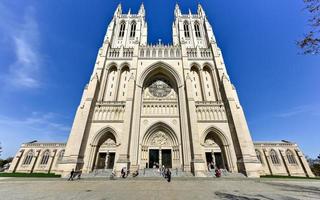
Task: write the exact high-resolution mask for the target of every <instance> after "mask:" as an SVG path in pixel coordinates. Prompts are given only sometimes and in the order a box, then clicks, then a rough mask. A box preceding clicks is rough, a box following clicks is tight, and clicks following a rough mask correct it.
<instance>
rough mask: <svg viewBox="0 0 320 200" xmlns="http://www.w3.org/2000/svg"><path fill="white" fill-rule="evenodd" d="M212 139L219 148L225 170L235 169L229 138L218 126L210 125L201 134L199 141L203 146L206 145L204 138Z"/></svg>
mask: <svg viewBox="0 0 320 200" xmlns="http://www.w3.org/2000/svg"><path fill="white" fill-rule="evenodd" d="M207 138H208V139H211V140H213V141H214V142H215V143H216V144H217V145H218V146H219V147H220V150H221V156H222V165H223V167H226V169H227V170H230V171H235V169H236V166H235V165H234V162H233V159H232V154H231V149H230V146H231V145H230V142H229V139H228V138H227V137H226V136H225V134H224V133H223V131H221V130H220V129H219V128H217V127H214V126H211V127H209V128H207V129H206V130H205V131H204V133H203V134H202V135H201V138H200V141H201V145H202V146H203V147H206V146H207V143H206V139H207Z"/></svg>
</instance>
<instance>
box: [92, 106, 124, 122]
mask: <svg viewBox="0 0 320 200" xmlns="http://www.w3.org/2000/svg"><path fill="white" fill-rule="evenodd" d="M124 112H125V102H124V101H107V102H101V103H97V105H96V107H95V109H94V115H93V121H119V120H123V117H124Z"/></svg>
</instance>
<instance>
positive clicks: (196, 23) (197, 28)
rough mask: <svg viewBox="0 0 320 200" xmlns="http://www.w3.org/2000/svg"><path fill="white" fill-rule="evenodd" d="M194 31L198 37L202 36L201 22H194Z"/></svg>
mask: <svg viewBox="0 0 320 200" xmlns="http://www.w3.org/2000/svg"><path fill="white" fill-rule="evenodd" d="M194 31H195V33H196V37H201V34H200V26H199V23H198V22H195V23H194Z"/></svg>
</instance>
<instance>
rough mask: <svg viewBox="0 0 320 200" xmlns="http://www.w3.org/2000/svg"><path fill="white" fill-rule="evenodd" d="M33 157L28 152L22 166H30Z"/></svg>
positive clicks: (31, 152) (30, 152)
mask: <svg viewBox="0 0 320 200" xmlns="http://www.w3.org/2000/svg"><path fill="white" fill-rule="evenodd" d="M33 156H34V153H33V151H32V150H30V151H29V152H28V154H27V156H26V158H25V159H24V161H23V164H24V165H30V163H31V161H32V158H33Z"/></svg>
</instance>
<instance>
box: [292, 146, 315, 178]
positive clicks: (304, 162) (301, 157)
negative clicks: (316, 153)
mask: <svg viewBox="0 0 320 200" xmlns="http://www.w3.org/2000/svg"><path fill="white" fill-rule="evenodd" d="M295 151H296V154H297V156H298V158H299V161H300V164H301V166H302V168H303V170H304V172H305V174H306V176H307V177H315V176H314V174H313V173H312V171H311V169H310V166H309V164H308V161H307V160H306V158H305V157H304V155H303V154H302V152H301V151H300V150H299V149H295Z"/></svg>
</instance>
